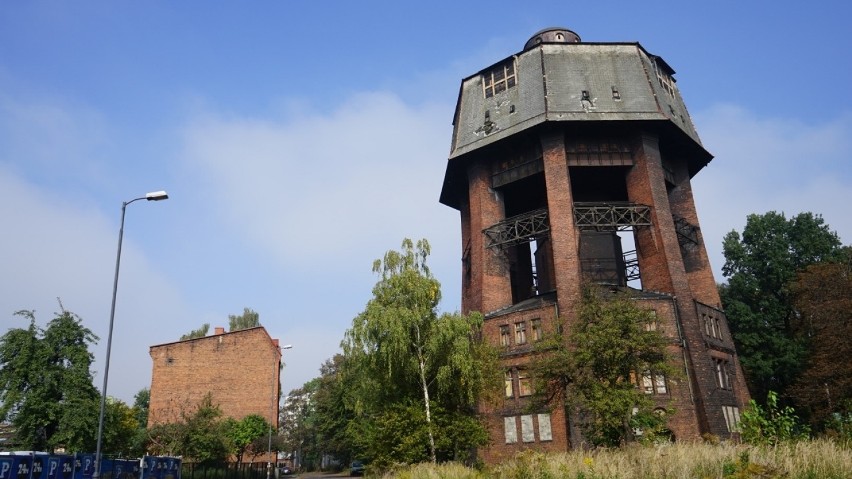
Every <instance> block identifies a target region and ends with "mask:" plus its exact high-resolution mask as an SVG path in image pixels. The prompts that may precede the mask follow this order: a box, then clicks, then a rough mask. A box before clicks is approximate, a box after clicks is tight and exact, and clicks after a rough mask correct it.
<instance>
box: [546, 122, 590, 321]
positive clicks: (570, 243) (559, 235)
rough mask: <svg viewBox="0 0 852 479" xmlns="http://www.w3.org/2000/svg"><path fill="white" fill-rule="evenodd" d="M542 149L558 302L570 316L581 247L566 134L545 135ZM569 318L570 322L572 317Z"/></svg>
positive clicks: (575, 297)
mask: <svg viewBox="0 0 852 479" xmlns="http://www.w3.org/2000/svg"><path fill="white" fill-rule="evenodd" d="M541 146H542V156H543V160H544V179H545V184H546V188H547V211H548V217H549V219H550V241H551V245H552V248H553V271H554V280H555V283H556V285H555V286H556V291H557V299H558V304H559V309H560V311H562V312H563V314H571V313H572V312H573V311H574V306H575V305H576V304H577V303H578V301H579V298H580V286H581V277H580V247H579V236H578V232H577V228H576V226H575V221H574V198H573V196H572V194H571V176H570V173H569V171H568V161H567V158H566V154H565V137H564V134H563V133H562V132H558V131H552V132H545V133H543V134H542V136H541ZM566 319H567V320H568V321H570V320H571V317H567V318H566Z"/></svg>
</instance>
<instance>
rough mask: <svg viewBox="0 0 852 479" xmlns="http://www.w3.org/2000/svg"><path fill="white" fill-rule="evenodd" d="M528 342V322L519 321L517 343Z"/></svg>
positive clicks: (516, 333) (516, 325) (516, 328)
mask: <svg viewBox="0 0 852 479" xmlns="http://www.w3.org/2000/svg"><path fill="white" fill-rule="evenodd" d="M526 343H527V323H526V321H521V322H519V323H515V344H526Z"/></svg>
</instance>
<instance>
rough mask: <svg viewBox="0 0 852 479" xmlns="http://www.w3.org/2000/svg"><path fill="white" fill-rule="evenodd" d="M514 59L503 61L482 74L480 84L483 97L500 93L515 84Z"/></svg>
mask: <svg viewBox="0 0 852 479" xmlns="http://www.w3.org/2000/svg"><path fill="white" fill-rule="evenodd" d="M516 82H517V80H516V77H515V59H514V58H512V59H511V60H508V61H506V62H503V63H501V64H499V65H497V66H495V67H494V68H492V69H491V70H489V71H487V72H485V73H483V74H482V86H483V90H484V92H485V98H491V97H492V96H494V95H496V94H498V93H502V92H504V91H506V90H508V89H509V88H512V87H513V86H515V84H516Z"/></svg>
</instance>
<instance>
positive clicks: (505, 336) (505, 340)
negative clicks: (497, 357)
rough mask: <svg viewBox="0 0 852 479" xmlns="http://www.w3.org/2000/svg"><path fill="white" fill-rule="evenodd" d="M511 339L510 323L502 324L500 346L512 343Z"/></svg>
mask: <svg viewBox="0 0 852 479" xmlns="http://www.w3.org/2000/svg"><path fill="white" fill-rule="evenodd" d="M511 341H512V340H511V338H510V337H509V325H508V324H504V325H502V326H500V346H508V345H509V344H511Z"/></svg>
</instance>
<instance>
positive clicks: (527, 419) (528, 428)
mask: <svg viewBox="0 0 852 479" xmlns="http://www.w3.org/2000/svg"><path fill="white" fill-rule="evenodd" d="M521 438H522V439H523V440H524V442H535V431H534V430H533V417H532V414H524V415H523V416H521Z"/></svg>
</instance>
